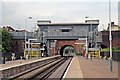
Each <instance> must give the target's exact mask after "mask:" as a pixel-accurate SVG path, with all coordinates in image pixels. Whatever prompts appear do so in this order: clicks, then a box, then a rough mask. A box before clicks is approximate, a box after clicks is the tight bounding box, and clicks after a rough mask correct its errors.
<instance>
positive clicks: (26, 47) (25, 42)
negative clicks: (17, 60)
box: [24, 17, 32, 57]
mask: <svg viewBox="0 0 120 80" xmlns="http://www.w3.org/2000/svg"><path fill="white" fill-rule="evenodd" d="M28 19H32V17H28V18H27V19H26V26H25V50H24V57H25V52H26V48H27V46H26V40H27V39H26V36H27V32H26V29H27V20H28Z"/></svg>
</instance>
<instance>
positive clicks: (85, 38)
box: [78, 38, 86, 40]
mask: <svg viewBox="0 0 120 80" xmlns="http://www.w3.org/2000/svg"><path fill="white" fill-rule="evenodd" d="M78 40H86V38H78Z"/></svg>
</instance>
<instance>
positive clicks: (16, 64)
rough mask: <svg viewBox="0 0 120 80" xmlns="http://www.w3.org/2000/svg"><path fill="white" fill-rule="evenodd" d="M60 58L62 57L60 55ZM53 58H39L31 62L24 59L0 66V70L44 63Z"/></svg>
mask: <svg viewBox="0 0 120 80" xmlns="http://www.w3.org/2000/svg"><path fill="white" fill-rule="evenodd" d="M58 56H60V55H58ZM52 57H57V56H52ZM52 57H39V58H32V59H29V60H23V59H22V60H14V61H6V63H5V64H0V70H4V69H8V68H11V67H16V66H20V65H24V64H29V63H33V62H37V61H42V60H45V59H49V58H52Z"/></svg>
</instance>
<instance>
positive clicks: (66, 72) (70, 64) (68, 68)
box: [62, 57, 74, 80]
mask: <svg viewBox="0 0 120 80" xmlns="http://www.w3.org/2000/svg"><path fill="white" fill-rule="evenodd" d="M73 59H74V57H73ZM73 59H72V60H71V62H70V64H69V66H68V68H67V70H66V72H65V74H64V76H63V77H62V80H64V78H65V77H66V75H67V73H68V70H69V68H70V66H71V64H72V62H73Z"/></svg>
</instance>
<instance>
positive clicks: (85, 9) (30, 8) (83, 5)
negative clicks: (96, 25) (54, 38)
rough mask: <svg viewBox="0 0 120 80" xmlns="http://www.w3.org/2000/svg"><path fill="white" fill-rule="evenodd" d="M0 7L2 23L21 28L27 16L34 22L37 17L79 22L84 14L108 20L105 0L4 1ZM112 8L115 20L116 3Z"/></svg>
mask: <svg viewBox="0 0 120 80" xmlns="http://www.w3.org/2000/svg"><path fill="white" fill-rule="evenodd" d="M2 9H3V23H4V24H5V25H7V24H9V25H12V26H14V27H15V28H17V29H18V27H19V26H21V28H24V27H25V26H26V19H27V18H28V17H29V16H32V17H33V21H34V22H35V21H36V20H38V19H40V20H42V19H48V20H52V21H53V22H81V21H84V20H85V19H84V17H85V16H90V17H92V18H98V19H100V21H101V22H102V24H107V20H108V3H106V2H26V3H25V2H4V3H3V8H2ZM112 10H114V13H113V15H115V16H114V17H115V18H114V20H115V21H116V17H117V15H116V14H117V6H116V3H114V5H113V6H112ZM30 23H33V22H30ZM30 23H29V24H30ZM33 26H34V25H33ZM29 29H31V28H29Z"/></svg>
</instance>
